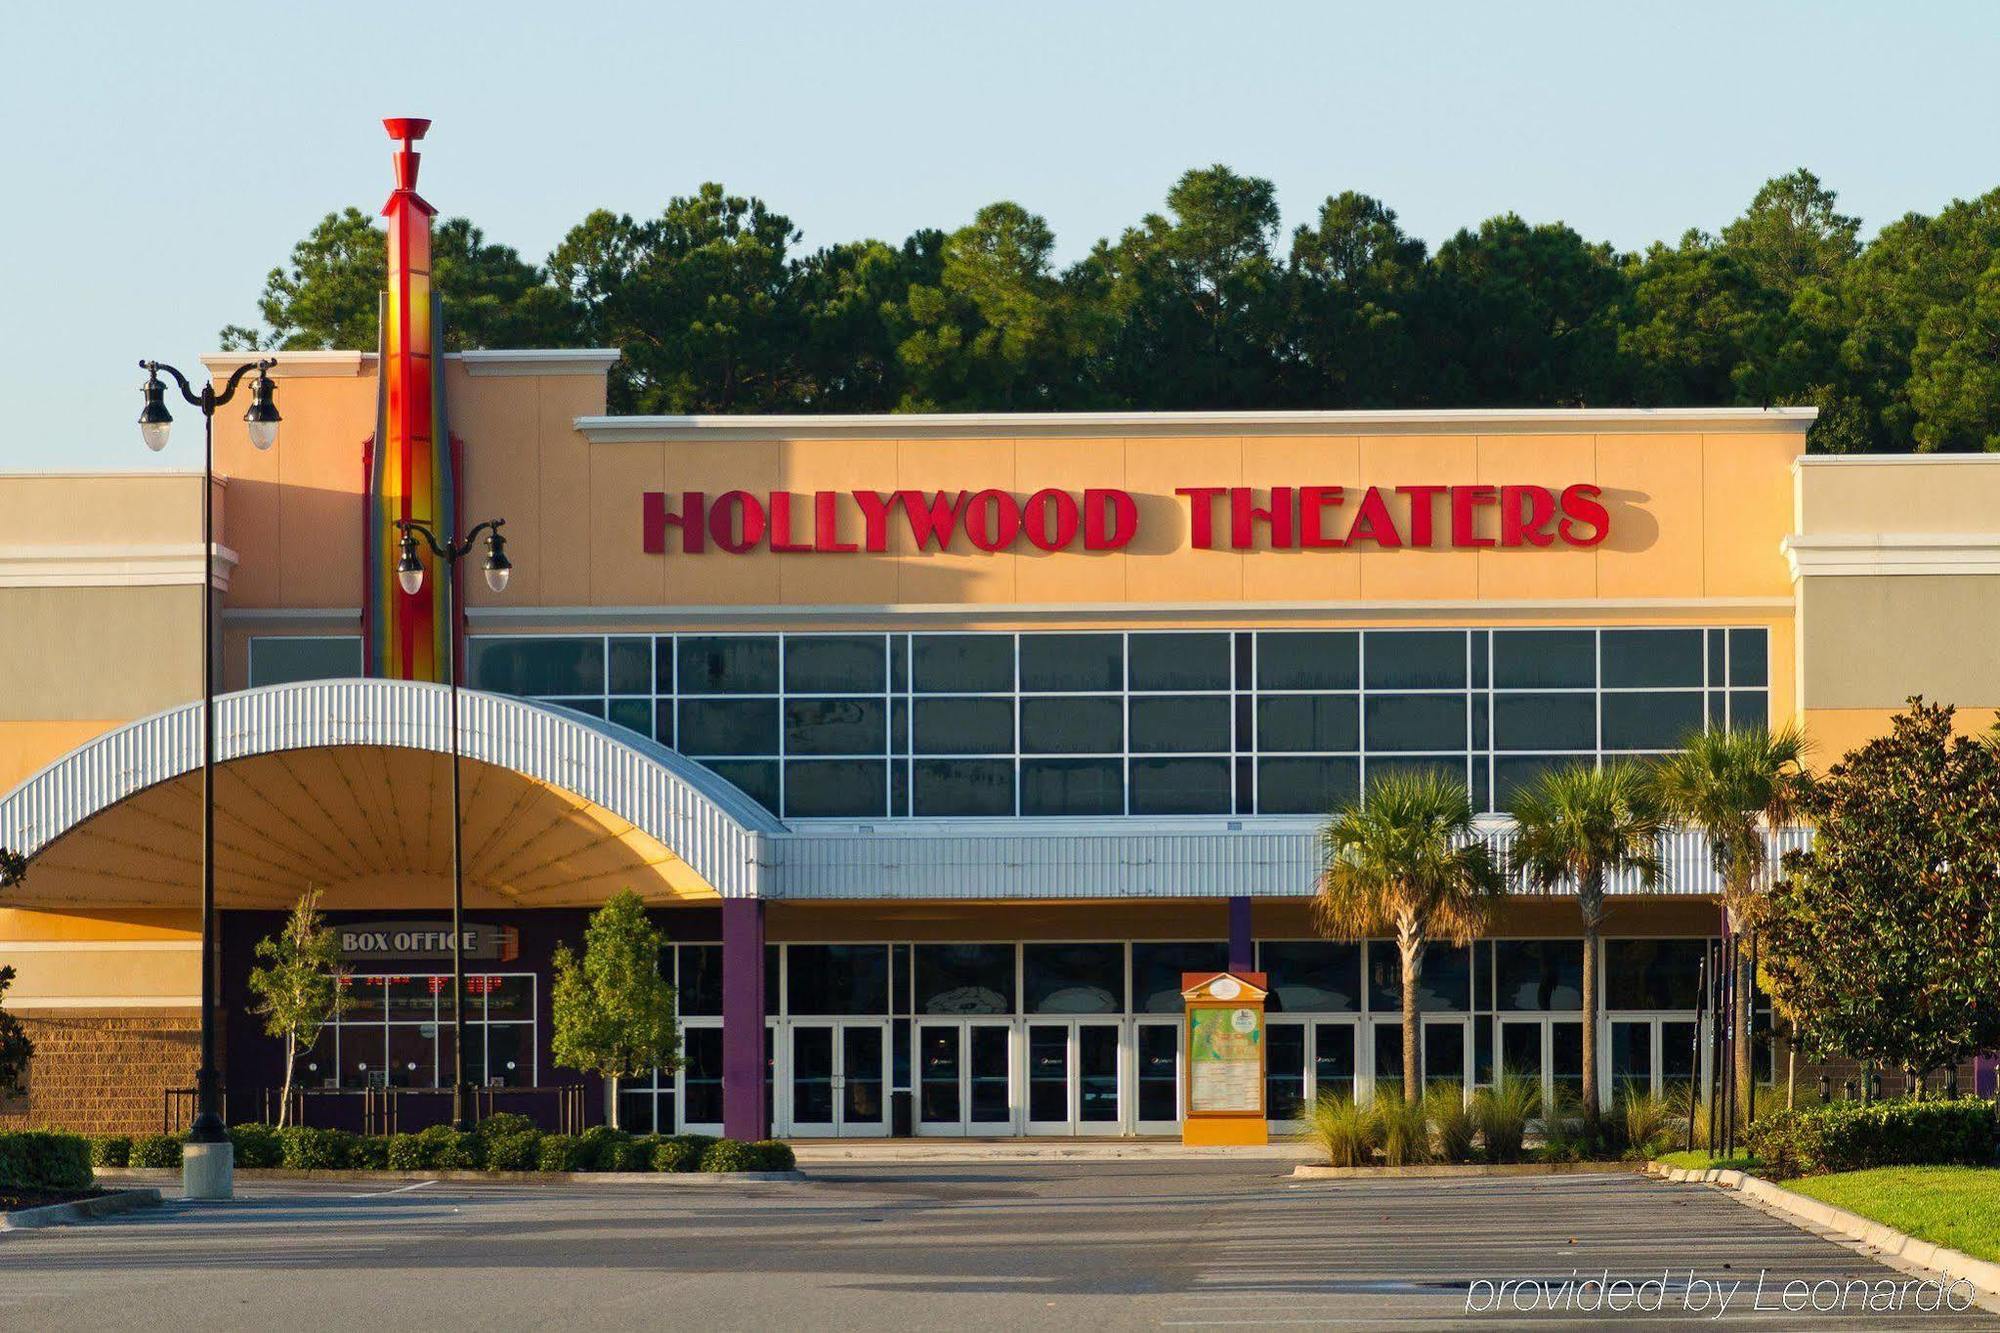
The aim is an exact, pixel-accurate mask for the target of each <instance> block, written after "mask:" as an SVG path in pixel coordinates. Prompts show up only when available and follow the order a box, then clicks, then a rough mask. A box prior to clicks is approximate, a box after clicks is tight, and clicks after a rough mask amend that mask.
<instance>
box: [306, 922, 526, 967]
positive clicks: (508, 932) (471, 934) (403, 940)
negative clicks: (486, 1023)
mask: <svg viewBox="0 0 2000 1333" xmlns="http://www.w3.org/2000/svg"><path fill="white" fill-rule="evenodd" d="M334 934H335V936H336V938H337V939H338V941H339V944H340V956H341V957H342V958H344V959H347V960H348V961H350V962H365V961H370V960H373V959H377V958H382V959H388V958H450V957H451V922H449V921H361V922H356V923H355V924H353V925H341V926H335V927H334ZM464 948H465V956H466V957H467V958H470V959H477V960H478V961H480V962H493V963H511V962H513V961H514V960H515V959H516V958H518V957H520V956H521V935H520V932H519V931H517V930H515V929H514V927H512V926H489V925H483V924H480V923H478V922H467V923H466V926H465V945H464Z"/></svg>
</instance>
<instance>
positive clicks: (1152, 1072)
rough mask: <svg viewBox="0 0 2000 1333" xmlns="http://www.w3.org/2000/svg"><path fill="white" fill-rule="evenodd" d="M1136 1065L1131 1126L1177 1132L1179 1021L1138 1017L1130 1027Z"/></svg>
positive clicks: (1148, 1131)
mask: <svg viewBox="0 0 2000 1333" xmlns="http://www.w3.org/2000/svg"><path fill="white" fill-rule="evenodd" d="M1133 1032H1134V1041H1133V1054H1134V1056H1135V1057H1136V1059H1137V1068H1136V1071H1135V1074H1134V1082H1133V1089H1134V1091H1133V1119H1134V1124H1133V1129H1134V1130H1135V1132H1137V1133H1140V1134H1178V1133H1180V1128H1181V1020H1180V1019H1178V1018H1175V1019H1170V1020H1164V1021H1162V1020H1158V1019H1152V1020H1141V1021H1140V1022H1139V1023H1138V1024H1137V1025H1135V1026H1134V1028H1133Z"/></svg>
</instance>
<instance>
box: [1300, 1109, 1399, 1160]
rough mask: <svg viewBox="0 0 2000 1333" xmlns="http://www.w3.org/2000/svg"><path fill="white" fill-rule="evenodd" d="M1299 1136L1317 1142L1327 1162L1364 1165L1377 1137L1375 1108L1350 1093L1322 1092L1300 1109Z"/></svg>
mask: <svg viewBox="0 0 2000 1333" xmlns="http://www.w3.org/2000/svg"><path fill="white" fill-rule="evenodd" d="M1298 1133H1299V1137H1301V1138H1303V1139H1306V1140H1308V1141H1309V1142H1311V1143H1314V1144H1317V1145H1318V1146H1319V1149H1320V1151H1321V1152H1324V1153H1325V1154H1326V1164H1327V1165H1328V1166H1367V1165H1369V1164H1370V1163H1372V1162H1373V1161H1374V1160H1375V1147H1376V1144H1377V1142H1378V1140H1379V1138H1380V1135H1379V1133H1378V1131H1377V1126H1376V1121H1375V1114H1374V1111H1373V1110H1372V1109H1371V1108H1369V1107H1366V1106H1363V1105H1361V1103H1359V1102H1357V1101H1355V1100H1354V1099H1353V1098H1352V1097H1345V1096H1342V1095H1340V1094H1339V1093H1333V1092H1326V1093H1321V1094H1320V1096H1319V1098H1318V1099H1317V1100H1316V1101H1314V1102H1313V1104H1312V1105H1311V1106H1308V1107H1307V1108H1306V1109H1305V1110H1304V1111H1302V1112H1300V1114H1299V1119H1298Z"/></svg>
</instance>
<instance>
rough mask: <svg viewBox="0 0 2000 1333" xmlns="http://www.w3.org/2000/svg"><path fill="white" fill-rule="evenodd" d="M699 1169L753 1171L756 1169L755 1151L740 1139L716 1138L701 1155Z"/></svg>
mask: <svg viewBox="0 0 2000 1333" xmlns="http://www.w3.org/2000/svg"><path fill="white" fill-rule="evenodd" d="M701 1169H702V1170H704V1171H713V1172H717V1173H721V1172H725V1171H755V1170H757V1169H758V1167H757V1151H756V1149H755V1147H753V1146H752V1145H751V1144H748V1143H745V1142H743V1140H741V1139H717V1140H716V1141H715V1142H713V1143H711V1144H709V1145H708V1151H707V1152H705V1153H703V1154H702V1155H701Z"/></svg>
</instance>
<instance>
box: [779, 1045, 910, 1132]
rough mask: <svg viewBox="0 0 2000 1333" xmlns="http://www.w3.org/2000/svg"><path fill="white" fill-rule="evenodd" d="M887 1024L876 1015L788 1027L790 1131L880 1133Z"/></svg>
mask: <svg viewBox="0 0 2000 1333" xmlns="http://www.w3.org/2000/svg"><path fill="white" fill-rule="evenodd" d="M888 1038H889V1026H888V1024H887V1023H886V1022H883V1021H881V1020H877V1019H864V1020H861V1021H858V1022H831V1023H798V1024H794V1025H793V1027H792V1028H791V1052H790V1056H791V1058H790V1060H789V1062H788V1075H787V1078H786V1086H787V1089H788V1091H789V1093H790V1097H789V1107H788V1110H789V1114H790V1123H791V1129H790V1132H791V1133H793V1134H801V1135H815V1134H817V1135H825V1136H828V1137H832V1136H835V1135H860V1136H866V1135H886V1134H887V1133H888V1132H889V1105H888V1103H889V1098H888V1080H887V1073H888V1069H887V1054H888V1044H889V1043H888Z"/></svg>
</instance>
